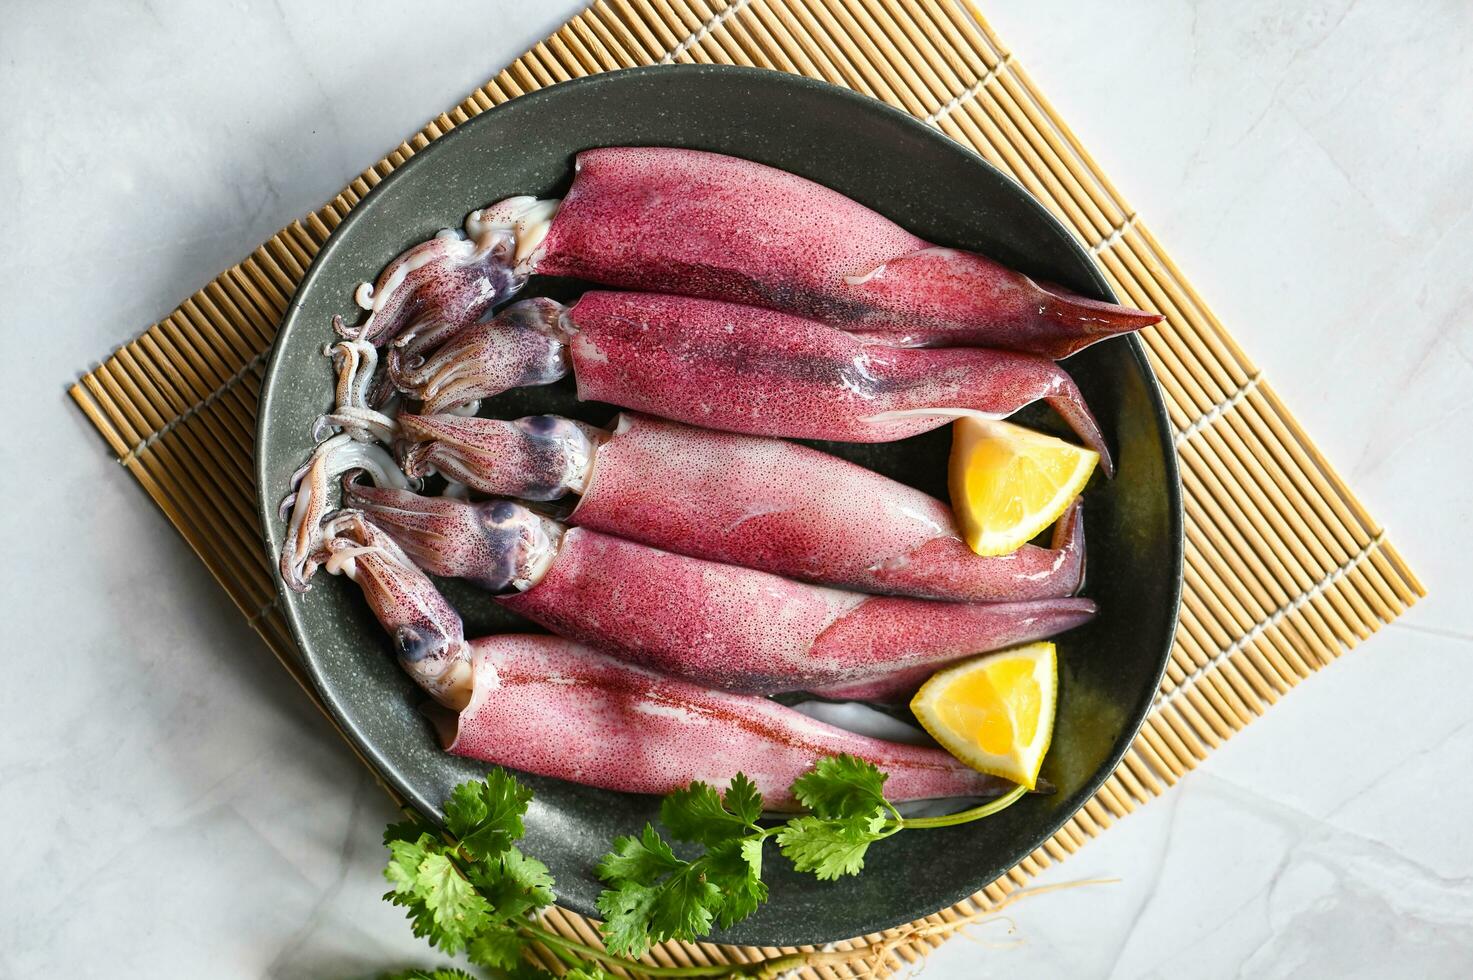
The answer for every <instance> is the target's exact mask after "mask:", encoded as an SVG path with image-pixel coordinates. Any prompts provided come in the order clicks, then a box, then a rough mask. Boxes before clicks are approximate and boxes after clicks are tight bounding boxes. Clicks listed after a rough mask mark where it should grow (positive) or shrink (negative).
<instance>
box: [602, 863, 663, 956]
mask: <svg viewBox="0 0 1473 980" xmlns="http://www.w3.org/2000/svg"><path fill="white" fill-rule="evenodd" d="M658 896H659V889H657V888H651V887H649V886H648V885H641V884H639V883H637V882H633V881H626V882H624V883H623V884H622V885H620V886H619V887H617V888H612V889H605V890H604V891H603V892H601V893H600V894H599V896H598V901H597V902H596V903H595V905H596V906H597V908H598V912H599V914H600V915H602V916H603V917H604V926H603V937H604V946H605V947H607V949H608V950H609V952H611V953H613V954H614V955H616V956H629V957H633V958H635V959H638V958H639V957H641V956H643V955H644V954H645V953H646V952H647V951H648V950H649V948H650V915H651V910H652V909H653V908H654V904H655V900H656V898H658Z"/></svg>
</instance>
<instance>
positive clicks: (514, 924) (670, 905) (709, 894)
mask: <svg viewBox="0 0 1473 980" xmlns="http://www.w3.org/2000/svg"><path fill="white" fill-rule="evenodd" d="M885 778H886V777H885V774H884V773H883V772H881V771H880V770H879V769H877V768H876V767H875V766H874V765H872V764H871V763H869V762H866V761H864V760H862V759H857V758H854V757H852V756H847V755H843V756H833V757H829V758H825V759H820V760H819V761H818V762H817V764H815V765H814V767H813V769H812V770H810V771H809V772H806V773H804V774H803V775H802V776H800V777H799V778H798V779H797V780H795V781H794V783H793V786H792V795H793V798H794V799H796V800H797V801H798V802H799V803H801V804H802V805H803V806H804V807H805V808H806V809H807V812H806V813H804V814H802V815H799V816H795V817H792V818H790V819H788V820H787V821H786V822H784V823H781V824H778V825H776V826H768V827H763V826H761V824H760V822H759V821H760V820H761V818H762V795H761V793H759V792H758V791H757V787H756V784H755V783H753V782H752V780H750V779H748V778H747V777H746V776H744V775H742V774H741V773H737V774H736V776H734V777H733V778H732V780H731V784H730V785H729V786H728V787H727V789H726V790H725V791H724V792H718V791H717V790H716V789H715V788H713V787H711V786H709V785H707V784H705V783H700V782H695V783H691V784H690V785H689V786H686V787H685V788H683V789H680V790H677V791H675V792H673V793H671V794H669V795H668V796H666V797H665V799H664V800H663V801H661V805H660V822H661V823H662V824H663V825H664V827H665V830H666V831H667V833H668V836H669V837H670V839H671V840H674V841H677V842H679V843H680V846H681V850H680V851H677V850H676V849H675V848H674V847H672V846H671V844H670V843H669V842H668V841H667V840H666V839H665V837H663V836H661V833H660V831H659V830H657V829H656V828H655V827H654V826H653V825H651V824H646V825H645V827H644V829H643V830H642V831H641V832H640V833H639V834H638V835H637V836H626V837H619V838H616V839H615V840H614V842H613V846H612V848H611V849H610V850H609V852H608V853H607V854H605V855H604V856H603V858H602V859H601V860H600V861H599V862H598V865H597V868H596V870H597V873H598V876H599V878H600V879H602V880H603V881H604V882H605V884H606V885H607V886H608V887H607V888H606V889H605V890H604V891H603V893H602V894H600V895H599V897H598V902H597V905H598V910H599V912H600V913H601V914H602V915H603V916H604V920H605V921H604V927H603V938H604V944H605V947H606V951H605V950H599V949H596V948H594V947H591V946H585V945H583V944H581V943H579V942H577V941H575V940H572V939H569V938H566V937H560V936H558V935H556V934H555V933H552V932H549V931H548V930H547V929H546V928H544V927H543V926H542V924H541V923H540V921H539V920H538V918H537V912H538V911H539V910H540V909H543V908H545V907H547V906H549V905H551V904H552V902H553V899H554V893H553V880H552V875H551V874H549V873H548V869H547V866H546V865H544V864H543V863H542V862H540V861H538V860H536V859H535V858H531V857H528V856H527V855H525V854H523V853H522V852H521V851H520V850H519V849H518V848H517V846H516V845H517V841H519V840H520V839H521V838H522V836H523V834H524V832H525V828H524V826H523V819H522V818H523V817H524V815H525V814H526V812H527V807H528V805H529V804H530V803H531V801H532V792H531V790H530V789H528V788H527V787H525V786H523V785H522V784H521V783H520V782H518V781H517V780H516V779H515V778H514V777H513V776H512V775H511V774H510V773H507V772H506V771H504V770H502V769H493V770H492V771H491V772H490V773H488V774H487V776H486V778H485V779H483V780H480V781H477V782H469V783H463V784H461V785H460V786H457V787H456V788H455V789H454V791H453V792H452V793H451V795H450V798H449V799H447V800H446V801H445V826H444V828H443V831H442V830H441V829H439V828H436V827H434V826H433V825H431V824H430V823H429V822H427V821H426V820H424V819H423V818H420V817H418V816H416V815H411V816H410V818H409V819H407V820H405V821H403V822H401V823H396V824H393V825H391V826H390V827H389V828H388V829H387V830H386V831H385V832H384V845H385V846H386V847H387V848H388V849H389V861H388V864H387V865H386V866H385V868H384V878H385V880H387V881H388V883H389V891H388V892H387V893H386V894H385V895H384V898H385V899H387V900H388V901H390V902H392V903H394V904H395V905H399V906H402V907H403V908H404V909H405V910H406V913H407V915H408V917H409V920H410V923H411V926H412V928H413V930H414V934H415V935H416V936H421V937H425V938H427V939H429V941H430V943H431V944H432V945H433V946H436V947H438V948H439V949H440V950H441V951H442V952H445V953H449V954H454V953H457V952H459V951H461V950H464V951H465V954H466V957H467V958H468V959H469V960H470V962H471V963H472V964H474V965H476V966H478V967H480V968H482V969H483V970H485V971H487V972H486V974H485V976H486V977H489V978H491V980H552V974H549V973H547V972H546V971H545V970H542V969H540V968H538V967H536V966H534V965H532V962H531V961H530V960H529V959H528V958H527V952H528V950H527V947H528V944H529V943H531V942H539V943H543V944H545V945H546V946H547V948H550V949H552V950H553V951H554V952H555V953H556V954H557V955H558V956H559V957H560V958H561V959H562V960H563V967H564V968H565V969H566V972H565V973H564V974H563V977H564V978H565V980H613V976H614V975H613V974H611V973H609V972H608V971H607V970H606V969H605V966H609V965H613V966H618V967H623V968H624V969H626V970H630V971H632V972H635V973H639V972H641V971H639V970H638V969H637V968H636V967H635V966H634V964H633V963H631V962H629V960H630V959H637V958H638V957H640V956H643V955H644V953H645V952H646V951H648V949H649V948H650V946H651V945H652V944H654V943H659V942H665V941H667V940H671V939H682V940H697V939H700V938H702V937H704V936H706V935H707V934H709V933H710V931H711V930H712V929H713V928H716V927H720V928H722V929H726V928H730V927H731V926H733V925H735V924H736V923H738V922H741V921H742V920H743V919H745V918H747V917H748V916H750V915H752V914H753V913H754V912H756V911H757V909H758V908H759V907H760V906H761V905H762V903H763V902H765V901H767V884H766V883H765V882H764V881H763V880H762V867H763V856H762V848H763V846H764V844H765V843H766V841H767V838H769V837H776V838H777V843H778V848H779V850H780V851H781V852H782V854H783V855H784V856H785V857H787V858H788V860H790V861H791V862H792V863H793V867H794V868H796V869H797V870H798V871H800V872H804V873H811V874H813V875H815V876H816V877H817V878H818V879H819V880H821V881H831V880H834V879H837V878H839V877H841V876H843V875H852V874H858V873H859V872H860V871H861V870H862V869H863V868H864V859H865V854H866V852H867V851H868V850H869V847H870V845H871V844H873V843H875V842H876V841H879V840H883V839H884V838H886V837H889V836H891V835H892V834H895V833H898V832H899V831H901V830H904V829H906V828H908V827H915V828H923V827H937V826H946V825H950V824H955V823H965V822H967V821H969V820H975V819H979V818H980V817H984V816H987V815H989V814H991V813H994V812H996V811H997V810H1000V809H1002V808H1003V807H1005V806H1007V805H1008V804H1009V803H1011V802H1012V801H1013V800H1015V799H1017V798H1018V797H1019V796H1021V795H1022V794H1023V792H1024V790H1023V789H1022V788H1021V787H1020V788H1018V789H1017V790H1015V791H1014V792H1012V793H1010V794H1007V795H1006V796H1004V797H1000V798H999V799H997V800H995V801H993V802H992V803H990V804H987V805H985V806H982V807H978V808H976V809H974V810H968V811H965V812H963V813H960V814H954V815H952V816H949V817H925V818H912V819H909V820H907V819H904V818H902V817H901V816H900V814H899V813H898V812H897V811H896V810H895V808H894V806H892V805H891V804H890V802H889V801H888V800H887V799H885V793H884V787H885ZM723 970H725V967H713V969H712V971H711V974H710V975H712V976H716V975H719V974H720V973H721V971H723ZM691 975H692V976H694V975H696V974H691ZM467 978H471V980H474V978H472V975H471V974H468V973H465V972H463V971H460V970H456V969H449V968H445V969H437V970H428V971H426V970H410V971H406V972H403V973H398V974H393V975H390V976H388V977H386V978H385V980H467Z"/></svg>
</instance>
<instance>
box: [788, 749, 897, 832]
mask: <svg viewBox="0 0 1473 980" xmlns="http://www.w3.org/2000/svg"><path fill="white" fill-rule="evenodd" d="M887 778H888V776H887V774H886V773H883V772H881V771H880V770H879V769H878V768H876V767H875V765H874V763H872V762H868V761H866V760H864V759H856V758H855V757H854V756H852V755H831V756H826V757H824V758H822V759H819V760H818V762H817V763H815V764H814V766H813V768H812V769H811V770H809V771H808V772H806V773H804V774H803V775H801V776H799V777H798V778H797V779H796V780H794V782H793V795H794V796H796V797H797V798H798V802H799V803H802V804H803V805H804V806H805V807H807V808H808V809H810V810H812V811H813V814H814V816H817V817H823V818H825V819H831V818H842V817H858V816H867V815H869V814H871V813H873V812H875V810H876V809H880V808H884V807H885V806H886V803H885V780H886V779H887Z"/></svg>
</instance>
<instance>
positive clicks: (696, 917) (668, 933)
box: [650, 863, 721, 942]
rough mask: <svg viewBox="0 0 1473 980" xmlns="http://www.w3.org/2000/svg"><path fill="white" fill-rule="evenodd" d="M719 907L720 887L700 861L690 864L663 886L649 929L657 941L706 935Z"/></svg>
mask: <svg viewBox="0 0 1473 980" xmlns="http://www.w3.org/2000/svg"><path fill="white" fill-rule="evenodd" d="M720 907H721V889H720V888H717V887H716V884H715V882H713V881H711V880H710V879H709V878H708V877H707V876H706V874H705V873H704V871H703V870H702V869H701V868H700V866H699V864H698V863H692V864H688V865H686V866H685V867H684V868H681V869H680V870H679V871H677V872H675V874H673V875H671V876H670V878H669V879H668V880H667V881H666V882H665V884H664V885H662V886H661V887H660V889H659V891H658V898H657V899H656V901H655V904H654V906H653V907H652V908H651V910H650V932H651V934H652V935H654V936H655V937H657V938H656V941H657V942H664V941H665V940H667V939H684V938H688V937H689V938H694V937H696V936H701V935H704V934H706V933H708V932H710V931H711V923H712V922H713V921H714V920H715V918H716V911H717V909H719V908H720Z"/></svg>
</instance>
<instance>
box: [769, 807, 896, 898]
mask: <svg viewBox="0 0 1473 980" xmlns="http://www.w3.org/2000/svg"><path fill="white" fill-rule="evenodd" d="M884 826H885V815H884V814H883V813H881V812H879V811H878V810H876V811H875V812H873V813H871V814H869V815H868V816H864V815H860V816H853V817H843V818H839V819H824V818H823V817H797V818H795V819H793V820H789V821H788V822H787V824H786V825H785V826H784V827H783V828H782V829H781V830H779V831H778V833H777V843H778V847H779V848H780V849H781V850H782V852H783V854H784V855H785V856H786V857H787V858H788V860H790V861H792V862H793V867H795V868H797V869H798V870H799V871H811V872H813V873H814V875H815V876H817V878H818V880H819V881H833V880H834V879H836V878H839V877H840V876H842V875H853V874H859V872H860V870H861V869H863V868H864V854H865V851H867V850H869V846H870V845H871V844H873V843H874V842H875V841H877V840H880V839H882V838H884V837H886V836H888V834H886V833H885V832H884Z"/></svg>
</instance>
